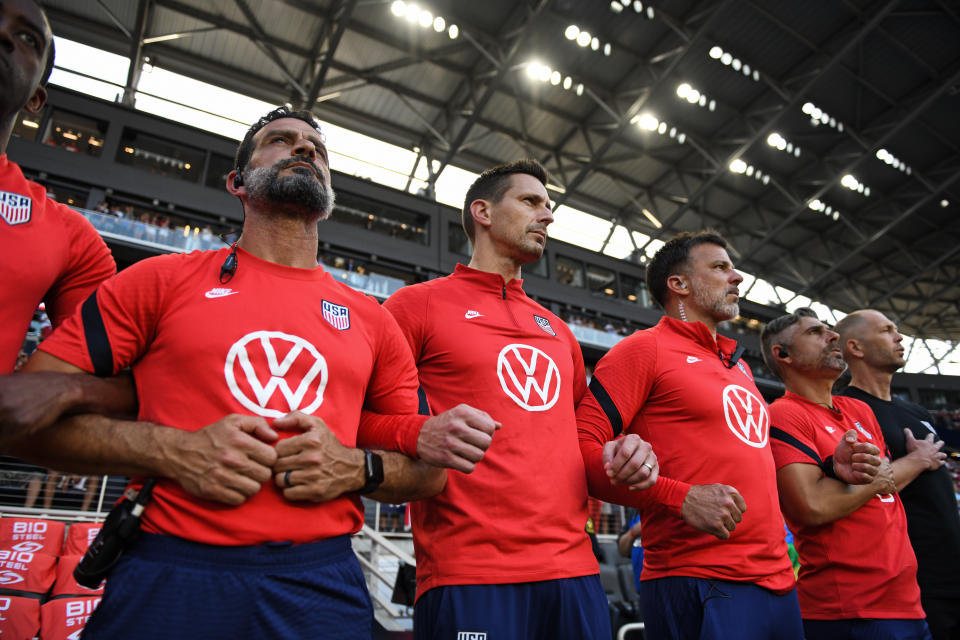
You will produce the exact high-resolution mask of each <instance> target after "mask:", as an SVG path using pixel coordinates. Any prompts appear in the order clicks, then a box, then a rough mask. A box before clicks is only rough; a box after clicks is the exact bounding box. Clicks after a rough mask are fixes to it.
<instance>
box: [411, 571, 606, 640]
mask: <svg viewBox="0 0 960 640" xmlns="http://www.w3.org/2000/svg"><path fill="white" fill-rule="evenodd" d="M612 635H613V634H612V633H611V631H610V613H609V611H608V609H607V596H606V594H605V593H604V592H603V585H601V584H600V576H599V575H593V576H584V577H582V578H563V579H559V580H544V581H542V582H521V583H517V584H470V585H449V586H444V587H435V588H433V589H430V590H429V591H427V592H426V593H424V594H423V595H422V596H420V598H419V599H418V600H417V604H416V607H415V608H414V612H413V637H414V638H415V640H590V639H592V638H596V639H597V640H610V638H611V637H612Z"/></svg>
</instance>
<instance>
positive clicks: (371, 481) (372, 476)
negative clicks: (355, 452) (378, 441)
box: [357, 449, 383, 493]
mask: <svg viewBox="0 0 960 640" xmlns="http://www.w3.org/2000/svg"><path fill="white" fill-rule="evenodd" d="M363 454H364V460H363V466H364V469H363V478H364V480H365V483H364V485H363V486H362V487H360V489H358V490H357V493H370V492H372V491H376V490H377V489H378V488H379V487H380V485H381V484H383V458H381V457H380V454H378V453H374V452H373V451H367V450H366V449H364V451H363Z"/></svg>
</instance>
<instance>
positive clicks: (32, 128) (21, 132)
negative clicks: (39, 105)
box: [13, 107, 50, 142]
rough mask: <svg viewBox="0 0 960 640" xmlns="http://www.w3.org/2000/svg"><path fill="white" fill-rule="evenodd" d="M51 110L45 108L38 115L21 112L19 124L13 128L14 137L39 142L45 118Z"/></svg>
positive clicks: (18, 119)
mask: <svg viewBox="0 0 960 640" xmlns="http://www.w3.org/2000/svg"><path fill="white" fill-rule="evenodd" d="M49 110H50V109H49V108H48V107H43V109H42V110H41V111H40V113H36V114H34V113H27V112H26V111H21V112H20V116H19V117H18V118H17V123H16V124H15V125H14V126H13V135H14V137H16V138H23V139H24V140H29V141H30V142H37V141H38V140H39V139H40V128H41V127H42V126H43V120H44V116H45V115H46V113H47V111H49Z"/></svg>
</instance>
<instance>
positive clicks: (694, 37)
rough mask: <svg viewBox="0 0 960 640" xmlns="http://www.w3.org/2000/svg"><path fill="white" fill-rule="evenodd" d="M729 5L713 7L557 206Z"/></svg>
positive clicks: (726, 3) (582, 169)
mask: <svg viewBox="0 0 960 640" xmlns="http://www.w3.org/2000/svg"><path fill="white" fill-rule="evenodd" d="M729 3H730V0H724V1H723V2H721V3H720V4H719V5H718V6H717V7H715V8H714V9H713V11H712V13H711V14H710V15H709V17H708V18H707V19H706V21H705V22H704V23H703V24H702V25H700V28H699V29H697V31H696V32H695V33H694V34H693V35H692V36H689V37H688V39H687V41H686V42H685V43H684V44H683V46H682V48H681V49H680V50H679V51H678V52H677V53H676V55H674V57H673V59H672V60H671V61H670V64H669V65H667V68H666V69H664V70H663V72H662V73H661V74H660V77H659V78H657V80H655V81H654V83H653V85H651V86H650V87H649V88H648V90H647V91H646V93H644V94H643V95H641V97H639V98H638V99H637V100H636V101H634V103H633V104H632V105H630V107H629V108H628V109H627V111H626V113H624V114H623V115H622V116H620V119H619V121H618V122H617V125H616V129H615V130H614V131H613V132H611V133H610V134H609V135H608V136H607V138H606V139H605V140H604V142H603V144H602V145H600V147H599V148H598V149H597V150H596V151H594V152H593V153H592V154H591V158H590V161H589V162H587V163H586V165H584V166H583V167H581V168H580V170H579V171H578V172H577V175H576V176H574V178H573V180H571V181H570V184H568V185H567V193H566V194H564V195H562V196H561V197H560V198H558V201H557V206H559V205H561V204H564V203H565V202H566V199H567V197H568V195H567V194H570V193H571V192H572V191H573V190H574V189H576V188H577V187H579V186H580V184H581V183H582V182H583V181H584V180H585V179H586V177H587V175H588V174H589V173H590V172H591V171H592V170H593V169H594V167H595V166H597V164H598V163H599V160H600V159H601V158H603V156H604V155H605V154H606V153H607V151H609V150H610V148H611V147H612V146H613V144H614V143H615V142H617V141H618V139H619V138H621V137H622V135H623V132H624V130H625V129H626V128H627V127H628V126H630V120H631V119H632V118H633V117H634V116H635V115H636V114H637V113H639V111H640V110H641V109H642V108H643V107H644V106H645V105H646V103H647V101H648V100H649V99H650V96H651V95H653V93H654V92H655V91H656V89H657V88H658V87H659V86H660V85H662V84H663V83H664V82H666V80H667V79H668V78H669V77H670V75H671V73H672V72H673V70H674V69H676V68H677V66H678V65H679V64H680V61H681V60H683V58H684V57H685V56H686V54H687V53H688V52H689V51H690V49H691V48H692V47H693V45H694V44H696V43H697V42H698V41H699V40H700V38H702V37H703V36H704V35H705V34H706V32H707V30H708V29H709V28H710V27H711V26H712V24H713V22H714V20H716V19H717V16H719V15H720V13H721V12H722V11H723V10H724V9H725V8H726V7H727V5H728V4H729ZM588 117H589V116H588Z"/></svg>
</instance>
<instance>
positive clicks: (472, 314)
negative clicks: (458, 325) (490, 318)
mask: <svg viewBox="0 0 960 640" xmlns="http://www.w3.org/2000/svg"><path fill="white" fill-rule="evenodd" d="M482 316H483V314H482V313H479V312H477V311H473V310H472V309H471V310H470V311H467V312H466V313H465V314H463V317H464V318H466V319H467V320H470V319H471V318H480V317H482Z"/></svg>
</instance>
